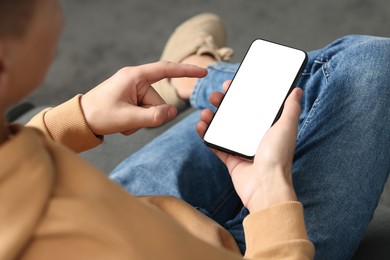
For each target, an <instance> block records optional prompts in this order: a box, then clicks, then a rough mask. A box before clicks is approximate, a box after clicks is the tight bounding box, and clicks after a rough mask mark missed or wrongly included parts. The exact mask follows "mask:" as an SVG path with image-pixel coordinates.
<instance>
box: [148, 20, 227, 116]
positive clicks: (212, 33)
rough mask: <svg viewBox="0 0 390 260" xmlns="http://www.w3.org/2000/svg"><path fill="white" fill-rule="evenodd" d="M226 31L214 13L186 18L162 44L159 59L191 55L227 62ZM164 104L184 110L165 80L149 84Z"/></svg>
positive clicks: (183, 105)
mask: <svg viewBox="0 0 390 260" xmlns="http://www.w3.org/2000/svg"><path fill="white" fill-rule="evenodd" d="M226 38H227V37H226V29H225V26H224V24H223V22H222V20H221V19H220V18H219V17H218V16H217V15H215V14H211V13H202V14H198V15H196V16H193V17H192V18H190V19H188V20H187V21H185V22H184V23H182V24H181V25H180V26H178V27H177V28H176V29H175V31H174V32H173V34H172V35H171V37H170V38H169V39H168V42H167V44H166V45H165V48H164V51H163V53H162V55H161V58H160V60H166V61H172V62H180V61H182V60H183V59H184V58H186V57H188V56H190V55H192V54H198V55H205V54H207V55H210V56H212V57H213V58H214V59H216V60H217V61H228V60H229V59H230V58H231V56H232V55H233V50H232V49H230V48H227V47H224V46H225V45H226ZM152 86H153V88H154V89H155V90H156V91H157V92H158V93H159V94H160V96H161V97H162V98H163V99H164V100H165V102H167V103H168V104H172V105H174V106H176V108H177V109H178V111H182V110H184V109H185V108H186V107H187V106H188V102H187V101H185V100H182V99H180V98H179V96H178V95H177V92H176V89H175V87H174V86H173V85H172V84H170V80H169V79H163V80H161V81H159V82H156V83H155V84H153V85H152Z"/></svg>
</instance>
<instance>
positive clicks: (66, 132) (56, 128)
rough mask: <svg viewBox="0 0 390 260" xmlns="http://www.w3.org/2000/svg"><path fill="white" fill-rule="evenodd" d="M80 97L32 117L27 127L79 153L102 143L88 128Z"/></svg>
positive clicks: (101, 139)
mask: <svg viewBox="0 0 390 260" xmlns="http://www.w3.org/2000/svg"><path fill="white" fill-rule="evenodd" d="M80 98H81V95H77V96H75V97H74V98H72V99H70V100H69V101H67V102H65V103H63V104H61V105H59V106H57V107H54V108H48V109H45V110H43V111H41V112H40V113H38V114H37V115H36V116H35V117H33V118H32V119H31V120H30V122H28V123H27V126H30V127H35V128H38V129H40V130H41V131H42V132H43V133H44V134H45V135H46V136H47V137H49V138H51V139H52V140H54V141H55V142H58V143H61V144H63V145H65V146H67V147H69V148H70V149H72V150H73V151H75V152H77V153H79V152H83V151H86V150H88V149H91V148H93V147H95V146H97V145H99V144H101V143H102V142H103V136H96V135H95V134H94V133H93V132H92V131H91V129H90V128H89V127H88V125H87V122H86V120H85V117H84V114H83V111H82V109H81V105H80Z"/></svg>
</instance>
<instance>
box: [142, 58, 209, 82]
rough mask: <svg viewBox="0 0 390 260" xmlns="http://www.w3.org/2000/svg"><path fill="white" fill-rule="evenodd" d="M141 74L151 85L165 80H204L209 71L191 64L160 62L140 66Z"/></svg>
mask: <svg viewBox="0 0 390 260" xmlns="http://www.w3.org/2000/svg"><path fill="white" fill-rule="evenodd" d="M139 73H141V74H142V76H143V78H144V79H145V80H146V81H147V82H148V83H149V84H153V83H155V82H157V81H159V80H162V79H164V78H180V77H187V78H203V77H205V76H206V75H207V70H206V69H204V68H200V67H197V66H195V65H190V64H182V63H175V62H169V61H158V62H155V63H149V64H146V65H142V66H140V67H139Z"/></svg>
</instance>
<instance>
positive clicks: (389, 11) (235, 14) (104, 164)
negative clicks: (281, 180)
mask: <svg viewBox="0 0 390 260" xmlns="http://www.w3.org/2000/svg"><path fill="white" fill-rule="evenodd" d="M62 2H63V9H64V16H65V26H64V30H63V35H62V38H61V40H60V44H59V48H58V55H57V58H56V60H55V62H54V65H53V67H52V68H51V70H50V72H49V75H48V77H47V79H46V81H45V82H44V83H43V85H42V87H41V88H40V89H39V90H37V91H36V92H34V93H33V94H32V95H31V96H30V97H29V98H27V99H26V100H27V101H30V102H33V103H34V104H35V105H37V106H46V105H56V104H59V103H60V102H63V101H65V100H67V99H69V98H71V97H73V96H74V95H75V94H77V93H84V92H86V91H88V90H89V89H90V88H92V87H94V86H96V85H97V84H99V83H100V82H101V81H103V80H104V79H105V78H107V77H109V76H110V75H112V74H113V73H114V72H115V71H116V70H118V69H119V68H121V67H123V66H127V65H138V64H143V63H147V62H152V61H155V60H157V59H158V58H159V56H160V53H161V51H162V48H163V46H164V43H165V41H166V40H167V38H168V37H169V35H170V33H171V32H172V31H173V29H174V28H175V27H176V26H177V25H178V24H179V23H181V22H182V21H184V20H185V19H187V18H189V17H190V16H192V15H194V14H197V13H200V12H205V11H207V12H214V13H217V14H219V15H220V16H221V17H222V18H223V19H224V21H225V22H226V25H227V29H228V33H229V46H230V47H233V48H234V49H235V51H236V55H235V57H234V59H233V61H239V60H240V59H241V57H242V56H243V54H244V52H245V51H246V49H247V47H248V45H249V43H250V42H251V41H252V40H253V39H254V38H257V37H260V38H265V39H269V40H273V41H277V42H281V43H285V44H287V45H291V46H295V47H298V48H302V49H304V50H307V51H309V50H312V49H316V48H320V47H322V46H324V45H325V44H327V43H329V42H330V41H332V40H334V39H336V38H337V37H340V36H343V35H346V34H370V35H378V36H387V37H390V30H389V25H390V1H388V0H370V1H369V0H328V1H318V0H294V1H291V0H273V1H265V0H245V1H233V0H193V1H185V0H163V1H153V0H112V1H109V0H66V1H65V0H64V1H62ZM187 113H188V112H187ZM183 116H185V114H182V115H181V117H183ZM179 119H180V118H179ZM176 121H177V120H176ZM170 125H171V124H169V125H166V126H164V127H162V128H158V129H145V130H142V131H140V132H138V133H137V134H136V135H134V136H132V137H129V138H125V137H122V136H119V135H116V136H109V137H107V139H106V142H105V144H104V145H103V146H101V147H99V148H98V149H96V150H95V151H92V152H89V153H86V154H84V155H83V156H85V158H87V159H88V160H91V161H93V162H94V163H96V164H97V166H98V167H100V168H101V169H102V170H103V171H106V172H108V171H110V170H111V169H112V168H113V167H114V166H115V165H116V164H117V163H118V162H119V161H120V160H122V159H123V158H125V157H126V156H127V155H128V154H130V153H132V152H134V151H136V150H137V149H139V148H140V147H142V146H143V145H144V144H145V143H146V142H147V141H148V140H150V139H151V138H153V137H154V136H155V135H157V134H158V133H160V132H161V131H163V130H164V129H166V128H167V127H169V126H170ZM96 158H100V159H99V160H96ZM102 158H104V159H102ZM385 210H388V209H385ZM383 216H389V214H387V215H378V216H377V217H376V219H378V221H379V222H378V223H380V221H382V222H386V219H384V218H383ZM367 238H368V239H366V240H365V241H364V242H363V244H362V246H361V248H360V249H359V255H358V256H356V257H355V259H367V258H369V257H370V256H372V252H373V251H376V250H379V251H380V250H384V249H386V248H390V247H389V241H390V236H389V232H388V229H387V231H386V232H384V231H382V230H381V226H380V225H376V226H374V227H371V233H370V235H369V236H368V237H367ZM385 255H387V256H388V257H387V258H389V257H390V256H389V254H385ZM382 256H383V255H382ZM370 258H371V257H370ZM380 258H381V257H379V258H376V259H380Z"/></svg>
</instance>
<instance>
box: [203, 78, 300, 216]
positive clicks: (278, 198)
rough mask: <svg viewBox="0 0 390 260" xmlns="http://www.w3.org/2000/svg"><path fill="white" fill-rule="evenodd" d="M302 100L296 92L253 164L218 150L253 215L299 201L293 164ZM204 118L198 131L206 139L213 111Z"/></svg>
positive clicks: (216, 98)
mask: <svg viewBox="0 0 390 260" xmlns="http://www.w3.org/2000/svg"><path fill="white" fill-rule="evenodd" d="M228 85H229V82H225V84H224V90H225V91H226V90H227V88H228ZM222 98H223V94H222V93H219V92H214V93H212V94H211V96H210V102H211V103H212V104H213V105H214V106H218V105H219V104H220V102H221V100H222ZM301 98H302V90H301V89H299V88H296V89H294V90H293V92H292V93H291V94H290V96H289V97H288V99H287V101H286V103H285V106H284V110H283V114H282V116H281V117H280V119H279V120H278V121H277V123H276V124H275V125H274V126H272V128H271V129H269V130H268V132H267V133H266V134H265V136H264V137H263V139H262V141H261V143H260V145H259V147H258V150H257V152H256V155H255V159H254V161H253V162H250V161H247V160H244V159H241V158H239V157H236V156H233V155H230V154H227V153H224V152H221V151H217V150H214V152H215V153H216V155H217V156H218V157H219V158H220V159H221V160H222V161H223V162H224V163H225V164H226V166H227V168H228V170H229V172H230V175H231V178H232V181H233V184H234V187H235V189H236V191H237V194H238V195H239V196H240V198H241V200H242V202H243V204H244V206H245V207H247V208H248V209H249V211H251V212H254V211H259V210H262V209H265V208H267V207H270V206H272V205H276V204H278V203H282V202H286V201H294V200H297V197H296V195H295V191H294V188H293V184H292V161H293V156H294V150H295V144H296V138H297V129H298V118H299V114H300V112H301V107H300V100H301ZM200 117H201V121H200V122H199V123H198V124H197V131H198V133H199V135H200V136H202V137H203V136H204V133H205V131H206V129H207V126H208V125H209V124H210V121H211V119H212V117H213V112H212V111H211V110H208V109H206V110H204V111H202V113H201V116H200Z"/></svg>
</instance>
